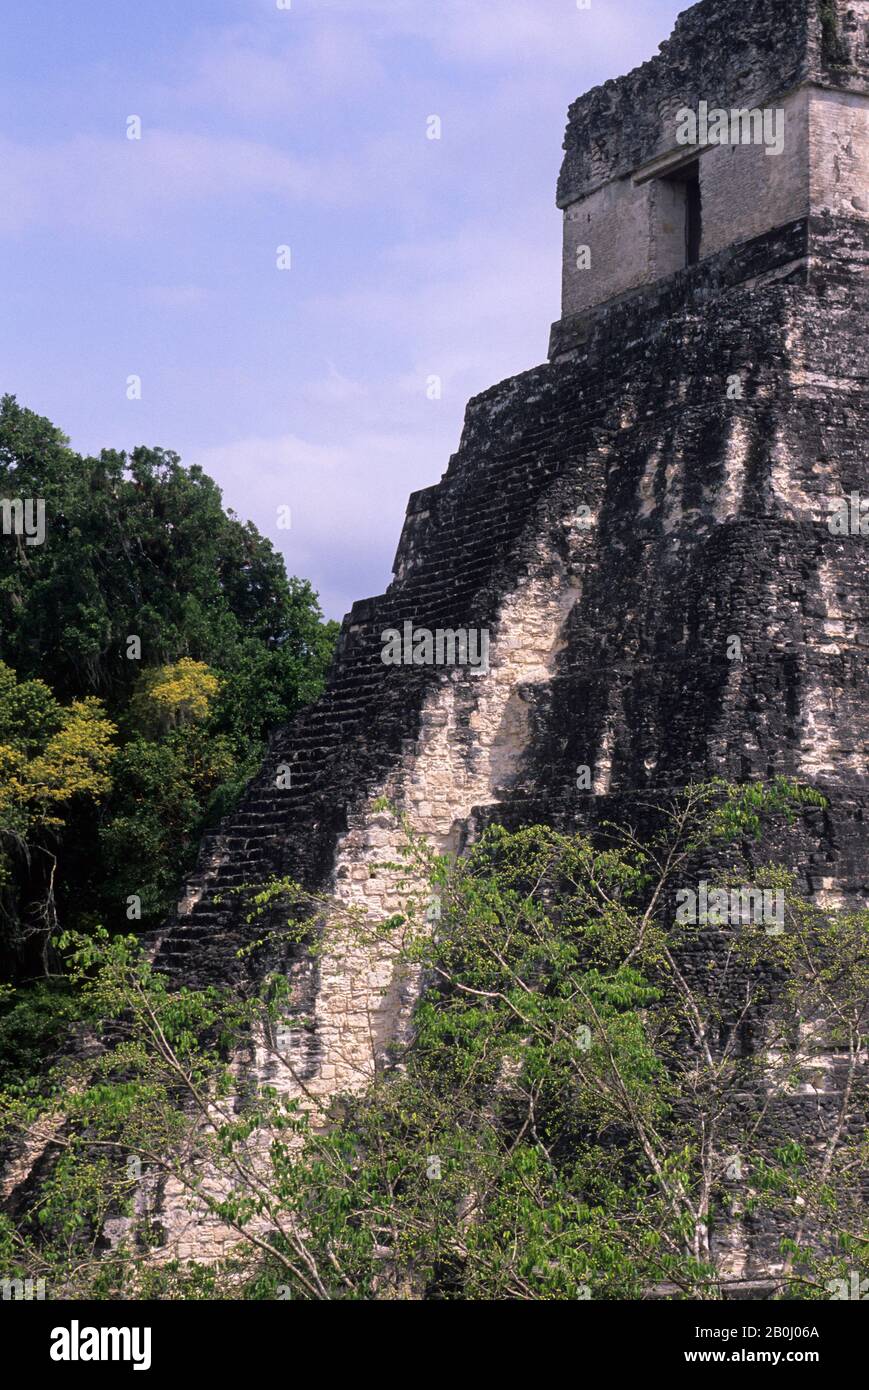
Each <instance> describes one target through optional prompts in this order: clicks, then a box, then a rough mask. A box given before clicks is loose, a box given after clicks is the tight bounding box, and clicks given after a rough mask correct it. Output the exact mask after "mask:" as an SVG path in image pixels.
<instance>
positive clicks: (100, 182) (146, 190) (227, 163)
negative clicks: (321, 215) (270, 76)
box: [0, 126, 346, 233]
mask: <svg viewBox="0 0 869 1390" xmlns="http://www.w3.org/2000/svg"><path fill="white" fill-rule="evenodd" d="M0 167H2V169H3V179H4V196H3V199H2V201H0V231H3V230H6V231H20V230H22V229H23V228H25V227H27V226H28V225H33V224H43V225H44V224H48V225H51V226H54V227H63V226H73V227H86V228H88V229H90V230H94V231H101V232H121V233H137V232H139V231H141V230H142V228H143V227H144V226H148V225H151V224H153V223H154V222H155V221H156V220H157V219H159V217H160V216H161V215H162V213H163V212H164V211H165V209H166V208H167V207H173V206H179V205H184V204H194V205H195V204H198V203H201V202H203V201H206V202H207V201H209V200H214V201H217V200H225V199H233V198H239V197H242V196H251V195H256V194H267V195H269V196H271V197H273V198H277V199H279V200H281V201H289V200H293V199H307V200H312V199H313V200H317V201H325V202H332V201H334V200H336V199H338V200H339V201H340V199H341V197H342V193H341V189H342V188H343V187H344V186H345V185H346V180H345V179H344V178H343V177H342V176H341V174H340V173H339V172H336V171H335V170H334V169H333V170H331V171H330V170H328V168H327V161H325V160H323V159H317V160H303V159H300V158H298V157H296V156H294V155H292V154H289V153H287V152H286V151H284V150H281V149H278V148H276V147H274V146H271V145H267V144H263V143H260V142H257V141H253V140H244V139H239V138H235V137H223V136H207V135H194V134H180V133H178V132H175V131H170V130H158V129H149V128H148V127H147V126H145V128H144V132H143V135H142V139H141V140H127V139H126V136H125V134H124V131H123V129H120V130H119V132H118V136H117V138H116V139H109V138H107V137H105V136H89V135H78V136H74V137H73V138H72V139H70V140H66V141H63V142H61V143H58V144H55V145H49V146H29V145H23V144H20V143H16V142H14V141H11V140H6V139H2V138H0Z"/></svg>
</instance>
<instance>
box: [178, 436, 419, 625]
mask: <svg viewBox="0 0 869 1390" xmlns="http://www.w3.org/2000/svg"><path fill="white" fill-rule="evenodd" d="M341 434H342V437H344V431H343V430H342V431H341ZM432 452H433V450H432V441H431V440H430V439H427V438H426V436H425V435H423V434H412V433H401V432H393V433H388V432H385V433H378V432H376V431H371V432H367V433H362V434H359V435H358V436H355V437H352V436H350V435H347V436H346V437H345V438H344V442H343V443H341V444H328V443H320V442H315V441H312V440H310V439H304V438H300V437H299V436H297V435H292V434H288V435H281V436H278V437H275V438H265V437H256V436H254V437H251V438H248V439H240V440H235V441H233V442H231V443H229V444H224V445H219V446H216V447H212V448H200V449H192V450H189V451H187V453H186V455H185V458H186V461H187V462H195V463H199V464H201V465H202V467H203V468H204V469H205V471H206V473H208V474H210V475H211V476H212V477H214V478H216V479H217V481H218V482H219V484H220V486H221V487H222V489H223V493H224V502H225V504H226V505H227V506H230V507H233V508H234V509H235V510H236V511H237V512H238V513H239V515H240V516H243V517H245V518H247V517H249V518H250V519H251V520H252V521H253V522H254V523H255V524H256V526H257V527H258V528H259V530H260V531H261V532H262V533H263V534H264V535H265V536H268V538H269V539H270V540H271V541H272V543H273V544H274V545H275V547H276V548H277V549H279V550H280V551H282V553H283V555H284V557H285V559H286V563H287V569H288V571H289V573H290V574H298V575H301V576H304V577H305V578H307V579H310V580H311V583H312V584H313V585H314V588H315V589H317V590H318V591H319V593H320V598H321V602H322V605H323V608H324V611H325V612H326V613H327V614H328V615H329V616H331V617H341V616H342V615H343V614H344V613H345V612H346V611H347V610H348V609H349V607H350V605H351V603H352V602H353V600H354V599H357V598H364V597H367V596H369V595H370V594H374V593H379V592H381V591H382V590H383V589H384V588H385V586H386V584H387V583H388V582H389V579H390V575H389V571H388V561H387V559H386V556H387V554H388V556H389V559H390V560H391V558H392V555H393V553H394V551H395V546H396V544H397V541H398V536H399V532H400V529H401V524H402V520H403V517H404V509H405V505H406V502H407V495H408V493H409V492H410V491H411V490H412V487H413V486H417V485H418V484H412V485H411V486H408V485H407V478H408V473H409V461H412V460H414V461H416V463H417V465H419V462H420V460H423V464H422V468H423V472H426V471H427V469H426V464H425V459H426V456H427V455H431V454H432ZM432 466H433V460H431V461H430V462H429V465H428V467H429V468H431V467H432ZM282 506H288V507H289V508H290V510H291V513H292V528H291V529H290V530H289V531H285V530H279V529H278V526H277V517H278V510H277V509H278V508H279V507H282Z"/></svg>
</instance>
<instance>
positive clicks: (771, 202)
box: [557, 0, 869, 317]
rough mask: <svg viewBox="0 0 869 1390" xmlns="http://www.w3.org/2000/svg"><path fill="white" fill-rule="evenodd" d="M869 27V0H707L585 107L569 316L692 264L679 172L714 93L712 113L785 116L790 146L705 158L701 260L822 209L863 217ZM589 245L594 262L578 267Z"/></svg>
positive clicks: (577, 136)
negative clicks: (689, 127)
mask: <svg viewBox="0 0 869 1390" xmlns="http://www.w3.org/2000/svg"><path fill="white" fill-rule="evenodd" d="M867 31H869V15H867V2H866V0H859V3H858V4H856V5H851V4H846V3H845V0H838V3H837V4H832V3H830V4H825V5H821V4H820V3H818V0H784V3H782V2H781V0H766V2H765V3H764V4H762V5H758V6H753V7H747V6H745V5H743V4H741V3H738V2H737V0H706V3H704V4H701V5H697V6H695V7H694V8H693V9H691V10H689V11H687V12H686V13H685V14H684V15H682V16H680V18H679V20H678V22H677V25H676V29H675V31H674V34H673V37H672V38H671V39H670V40H669V41H668V42H667V43H665V44H663V45H662V47H661V54H660V56H659V57H657V58H653V59H652V60H651V61H650V62H649V63H645V64H643V66H642V67H640V68H637V69H636V70H635V71H634V72H632V73H629V74H628V75H627V76H626V77H622V78H618V79H617V80H616V81H613V82H607V83H605V84H604V85H603V86H602V87H598V88H595V89H594V90H593V91H591V92H589V93H587V94H586V95H585V96H583V97H581V98H580V99H579V101H577V102H575V103H574V105H573V106H572V107H571V109H570V115H569V121H568V128H567V134H566V137H565V158H564V163H563V166H562V171H561V177H560V180H559V191H558V200H557V201H558V205H559V207H561V208H563V209H564V257H563V284H562V306H563V307H562V313H563V316H565V317H567V316H570V315H575V314H578V313H581V312H584V311H586V310H588V309H591V308H593V307H595V306H597V305H600V304H604V303H606V302H608V301H609V300H611V299H613V298H616V297H617V296H620V295H623V294H626V293H628V292H630V291H633V290H635V289H637V288H639V287H642V286H643V285H647V284H650V283H652V282H654V281H655V280H657V279H660V278H662V277H665V276H669V275H671V274H673V273H674V272H675V271H677V270H679V269H681V268H682V267H683V266H684V264H685V260H684V227H685V218H684V210H683V206H682V205H681V202H680V191H679V188H678V185H675V186H674V185H673V184H672V183H669V182H666V181H665V176H666V174H667V173H670V172H672V170H673V168H674V167H676V165H677V164H678V163H679V162H680V161H681V160H684V158H685V157H686V156H689V155H690V154H691V149H690V147H687V146H681V145H679V144H678V142H677V131H678V128H679V121H678V119H677V117H678V113H679V112H680V110H681V109H682V108H688V109H691V110H693V111H695V112H696V111H697V110H698V109H699V105H700V102H701V101H702V102H705V103H707V106H708V108H709V110H710V111H711V110H713V109H714V108H716V107H721V108H722V109H724V110H727V111H732V110H734V109H737V110H738V109H747V110H754V109H763V108H768V109H774V110H781V111H782V112H783V113H784V116H783V118H779V119H780V120H781V119H783V123H784V137H783V148H782V150H781V153H779V154H768V153H767V151H766V148H765V146H764V145H763V144H758V143H745V144H742V143H740V144H732V143H731V144H721V145H715V146H712V147H707V148H706V149H705V150H704V151H703V152H702V154H701V158H700V181H701V194H702V205H703V239H702V246H701V253H700V254H701V257H708V256H711V255H714V254H715V253H716V252H718V251H721V250H723V249H725V248H728V247H731V246H733V245H735V244H737V243H740V242H745V241H749V240H751V239H752V238H755V237H757V236H760V235H762V234H764V233H766V232H768V231H770V230H772V229H774V228H777V227H781V226H784V225H786V224H787V223H789V222H792V221H794V220H796V219H798V218H802V217H806V216H808V215H809V214H810V213H813V212H817V211H820V210H821V209H825V208H829V209H830V210H831V211H837V212H842V213H843V214H845V215H848V216H853V215H854V212H855V211H856V212H858V213H860V212H862V211H863V209H862V207H861V206H860V205H861V204H865V203H866V202H867V193H866V187H865V182H866V180H865V167H866V165H865V156H866V142H867V134H866V119H867V118H866V105H867V101H869V40H867V38H866V34H867ZM810 109H811V116H810ZM778 130H779V126H778V125H776V127H775V128H774V131H775V134H776V137H777V136H778ZM772 134H773V130H769V131H768V132H767V136H766V138H767V139H769V138H770V137H771V136H772ZM810 185H811V189H810ZM855 199H856V203H855V201H854V200H855ZM583 245H584V246H587V247H588V248H589V250H590V253H591V255H590V265H588V263H587V262H585V261H581V262H579V263H578V262H577V247H578V246H583Z"/></svg>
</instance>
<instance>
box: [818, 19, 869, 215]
mask: <svg viewBox="0 0 869 1390" xmlns="http://www.w3.org/2000/svg"><path fill="white" fill-rule="evenodd" d="M866 26H867V30H869V15H867V18H866ZM809 146H810V149H809V177H810V180H811V206H812V211H813V212H815V213H819V212H822V211H825V210H826V211H829V212H832V213H834V214H837V215H839V216H842V217H869V174H867V170H869V96H863V95H860V94H857V93H849V94H847V95H846V94H844V93H840V92H825V91H820V90H813V91H812V92H811V110H810V119H809Z"/></svg>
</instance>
